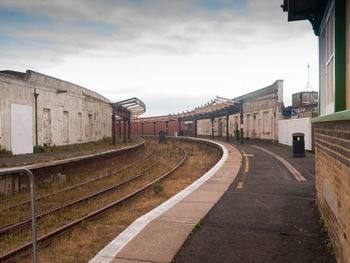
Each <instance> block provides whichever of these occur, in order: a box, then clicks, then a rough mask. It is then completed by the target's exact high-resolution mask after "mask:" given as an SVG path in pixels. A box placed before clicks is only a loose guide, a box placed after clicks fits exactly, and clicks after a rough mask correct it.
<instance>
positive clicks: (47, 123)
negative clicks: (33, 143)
mask: <svg viewBox="0 0 350 263" xmlns="http://www.w3.org/2000/svg"><path fill="white" fill-rule="evenodd" d="M51 137H52V135H51V110H50V109H44V111H43V143H44V144H50V143H51V142H52V141H51Z"/></svg>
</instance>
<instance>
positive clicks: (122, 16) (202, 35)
mask: <svg viewBox="0 0 350 263" xmlns="http://www.w3.org/2000/svg"><path fill="white" fill-rule="evenodd" d="M282 2H283V1H282V0H263V1H262V0H100V1H95V0H74V1H67V0H60V1H56V0H55V1H53V0H46V1H45V0H0V69H9V70H16V71H23V72H24V71H26V70H27V69H31V70H34V71H38V72H41V73H44V74H48V75H50V76H54V77H57V78H60V79H63V80H67V81H70V82H73V83H75V84H78V85H81V86H83V87H85V88H88V89H91V90H94V91H96V92H98V93H100V94H101V95H103V96H105V97H107V98H108V99H110V100H111V101H119V100H122V99H127V98H130V97H135V96H136V97H138V98H139V99H141V100H142V101H143V102H145V104H146V106H147V113H146V114H145V115H144V116H154V115H163V114H169V113H177V112H179V111H183V110H190V109H193V108H194V107H196V106H199V105H201V104H203V103H205V102H207V101H208V100H210V99H212V98H214V97H215V96H216V95H219V96H222V97H227V98H234V97H237V96H240V95H243V94H245V93H248V92H250V91H254V90H256V89H260V88H263V87H265V86H268V85H270V84H272V83H273V82H274V81H276V80H277V79H283V80H284V100H285V104H286V105H290V104H291V94H292V93H295V92H298V91H302V90H304V89H305V86H306V83H307V65H308V64H310V83H311V85H312V87H313V89H314V90H317V87H318V72H317V68H318V60H317V53H318V45H317V38H316V37H315V36H314V34H313V31H312V28H311V25H310V24H309V23H308V22H306V21H300V22H287V16H286V13H283V12H282V9H281V7H280V5H281V4H282Z"/></svg>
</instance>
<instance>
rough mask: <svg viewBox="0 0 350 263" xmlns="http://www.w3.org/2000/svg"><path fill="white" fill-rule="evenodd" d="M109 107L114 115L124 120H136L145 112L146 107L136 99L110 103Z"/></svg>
mask: <svg viewBox="0 0 350 263" xmlns="http://www.w3.org/2000/svg"><path fill="white" fill-rule="evenodd" d="M111 106H112V108H113V112H114V115H118V116H119V117H125V118H126V119H131V118H136V117H137V116H139V115H141V114H143V113H145V112H146V105H145V104H144V103H143V102H142V101H141V100H139V99H138V98H136V97H134V98H131V99H126V100H122V101H119V102H114V103H111Z"/></svg>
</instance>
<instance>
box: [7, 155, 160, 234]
mask: <svg viewBox="0 0 350 263" xmlns="http://www.w3.org/2000/svg"><path fill="white" fill-rule="evenodd" d="M166 153H167V150H165V152H164V154H163V155H162V157H161V158H159V159H158V160H156V161H155V162H153V163H152V164H151V165H150V166H148V167H146V168H145V169H143V170H142V171H141V172H139V173H137V174H135V175H133V176H131V177H130V178H128V179H126V180H123V181H122V182H119V183H117V184H114V185H111V186H108V187H105V188H103V189H100V190H98V191H95V192H93V193H91V194H88V195H86V196H83V197H80V198H77V199H75V200H72V201H70V202H67V203H65V204H62V205H59V206H56V207H53V208H51V209H48V210H46V211H44V212H41V213H39V214H38V215H37V216H36V218H37V219H40V218H42V217H45V216H48V215H51V214H54V213H57V212H59V211H62V210H64V209H67V208H70V207H72V206H74V205H78V204H80V203H83V202H86V201H89V200H91V199H94V198H97V197H98V196H100V195H102V194H105V193H108V192H110V191H114V190H116V189H117V188H118V187H121V186H123V185H125V184H127V183H130V182H132V181H134V180H136V179H138V178H140V177H141V176H143V175H144V173H145V172H146V171H148V170H150V169H152V168H153V167H154V166H156V165H157V164H158V163H160V162H161V160H162V159H163V158H164V157H165V155H166ZM31 222H32V218H31V217H28V218H25V219H22V220H21V221H19V222H17V223H13V224H9V225H6V226H3V227H1V228H0V236H2V235H5V234H9V233H12V232H15V231H18V230H19V229H21V228H23V227H25V226H27V225H28V224H30V223H31Z"/></svg>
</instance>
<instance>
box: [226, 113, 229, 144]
mask: <svg viewBox="0 0 350 263" xmlns="http://www.w3.org/2000/svg"><path fill="white" fill-rule="evenodd" d="M228 117H229V116H228V111H226V141H227V142H228V141H229V140H230V137H229V134H228Z"/></svg>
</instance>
